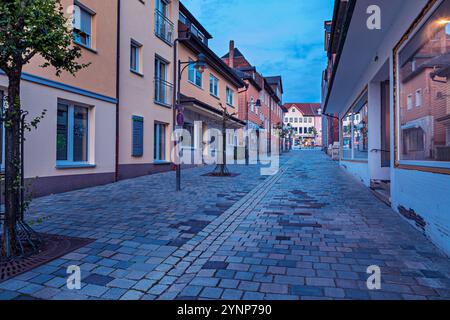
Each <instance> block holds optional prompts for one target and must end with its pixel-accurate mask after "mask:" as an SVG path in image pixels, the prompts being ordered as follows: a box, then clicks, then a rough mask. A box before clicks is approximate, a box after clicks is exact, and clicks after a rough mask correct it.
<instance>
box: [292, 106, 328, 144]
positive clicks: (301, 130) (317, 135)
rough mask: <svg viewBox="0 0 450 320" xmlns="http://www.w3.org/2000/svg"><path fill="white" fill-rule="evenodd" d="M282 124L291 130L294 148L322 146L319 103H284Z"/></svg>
mask: <svg viewBox="0 0 450 320" xmlns="http://www.w3.org/2000/svg"><path fill="white" fill-rule="evenodd" d="M284 107H285V108H286V109H287V112H286V113H285V115H284V124H285V125H286V126H287V125H289V126H290V127H291V128H292V130H293V135H294V136H293V139H294V146H303V147H314V146H317V147H318V146H322V114H321V104H320V103H286V104H285V105H284Z"/></svg>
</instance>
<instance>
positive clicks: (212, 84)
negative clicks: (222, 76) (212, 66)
mask: <svg viewBox="0 0 450 320" xmlns="http://www.w3.org/2000/svg"><path fill="white" fill-rule="evenodd" d="M209 93H211V94H212V95H213V96H215V97H218V96H219V79H217V78H216V77H214V76H213V75H212V74H210V75H209Z"/></svg>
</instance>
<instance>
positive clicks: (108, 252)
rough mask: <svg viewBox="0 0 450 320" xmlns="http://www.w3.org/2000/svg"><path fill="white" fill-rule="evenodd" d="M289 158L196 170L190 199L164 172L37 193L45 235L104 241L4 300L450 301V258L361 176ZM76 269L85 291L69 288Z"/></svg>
mask: <svg viewBox="0 0 450 320" xmlns="http://www.w3.org/2000/svg"><path fill="white" fill-rule="evenodd" d="M282 163H283V166H282V170H281V171H280V173H278V174H277V175H275V176H272V177H269V178H264V177H261V176H260V175H259V167H257V166H249V167H246V166H232V167H231V169H232V171H233V172H236V173H240V175H239V176H238V177H234V178H212V177H204V176H203V174H205V173H207V172H210V171H211V170H212V168H208V167H206V168H205V167H204V168H196V169H191V170H186V171H184V175H183V178H184V179H183V181H184V182H183V186H184V190H183V192H181V193H180V194H175V193H173V191H172V189H173V185H172V181H173V180H174V176H173V173H164V174H159V175H154V176H148V177H143V178H139V179H134V180H129V181H123V182H121V183H118V184H113V185H108V186H104V187H97V188H91V189H86V190H81V191H76V192H71V193H67V194H64V195H55V196H51V197H46V198H42V199H39V200H36V201H34V202H33V209H32V212H33V214H32V215H31V218H32V219H33V220H36V219H37V218H43V220H42V222H40V223H38V224H35V227H36V228H37V229H39V231H42V232H49V233H57V234H65V235H71V236H78V237H90V238H94V239H97V241H96V242H94V243H92V244H90V245H89V246H87V247H84V248H81V249H79V250H77V251H75V252H73V253H71V254H68V255H66V256H64V257H63V258H61V259H58V260H55V261H53V262H51V263H49V264H47V265H44V266H42V267H39V268H36V269H34V270H33V271H30V272H28V273H26V274H23V275H20V276H18V277H16V278H15V279H11V280H9V281H6V282H3V283H1V284H0V299H24V298H26V299H29V298H40V299H124V300H126V299H131V300H137V299H151V300H152V299H250V300H262V299H448V298H450V280H449V279H450V262H449V259H448V257H445V256H444V255H442V254H441V253H440V252H439V251H438V250H437V249H436V248H435V247H434V246H433V245H432V244H431V243H430V242H429V241H428V239H426V238H425V237H424V236H423V235H422V234H421V233H420V232H418V231H417V230H416V229H414V228H412V227H411V226H410V225H409V224H408V223H407V222H405V221H404V220H403V219H402V218H400V216H399V215H398V214H396V213H395V212H393V211H392V210H391V209H390V208H389V207H387V206H385V205H384V204H383V203H381V202H379V201H378V200H377V199H376V198H375V197H374V196H373V195H372V194H371V193H370V191H369V190H368V189H366V188H365V187H364V186H363V185H362V184H361V183H359V182H358V181H356V180H354V179H353V178H352V177H350V176H349V175H348V174H347V173H346V172H344V170H342V169H341V168H339V167H338V165H337V164H336V163H334V162H332V161H331V160H329V159H328V158H327V157H326V156H325V155H323V154H322V153H319V152H315V151H299V152H292V153H291V154H289V155H286V156H284V157H283V161H282ZM68 208H70V209H68ZM47 216H48V219H47V218H46V217H47ZM73 264H75V265H80V266H81V269H82V289H81V290H75V291H71V290H68V289H66V286H65V284H66V268H67V266H69V265H73ZM370 265H378V266H380V268H381V272H382V289H381V290H377V291H371V290H368V289H367V287H366V279H367V277H368V274H367V273H366V269H367V267H368V266H370Z"/></svg>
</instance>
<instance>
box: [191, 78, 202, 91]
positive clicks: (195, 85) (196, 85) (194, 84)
mask: <svg viewBox="0 0 450 320" xmlns="http://www.w3.org/2000/svg"><path fill="white" fill-rule="evenodd" d="M188 82H189V83H190V84H192V85H193V86H194V87H197V88H199V89H200V90H203V87H201V86H199V85H198V84H196V83H194V82H192V81H191V80H188Z"/></svg>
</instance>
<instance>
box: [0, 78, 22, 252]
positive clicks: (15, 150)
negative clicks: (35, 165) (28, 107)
mask: <svg viewBox="0 0 450 320" xmlns="http://www.w3.org/2000/svg"><path fill="white" fill-rule="evenodd" d="M20 75H21V70H19V71H14V72H12V73H11V74H9V75H8V80H9V86H8V108H7V110H6V112H5V115H6V117H5V118H6V123H5V131H6V135H5V142H6V143H5V150H6V152H5V224H4V235H7V236H4V237H3V241H4V244H3V248H4V250H5V251H6V254H7V256H14V254H15V253H16V222H17V219H18V218H19V214H20V205H21V204H20V202H21V201H20V198H21V197H20V194H21V188H22V186H21V181H20V174H21V172H20V160H21V159H20V123H21V107H20Z"/></svg>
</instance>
